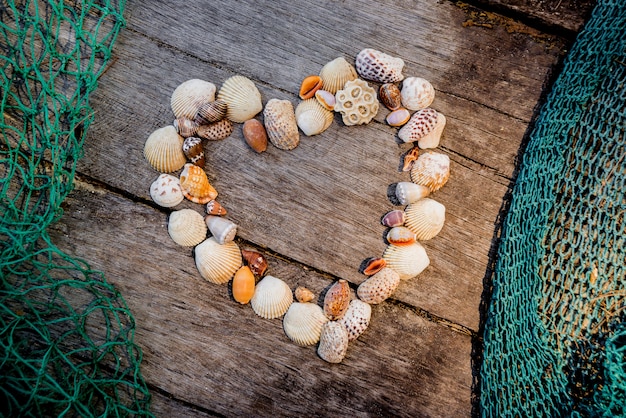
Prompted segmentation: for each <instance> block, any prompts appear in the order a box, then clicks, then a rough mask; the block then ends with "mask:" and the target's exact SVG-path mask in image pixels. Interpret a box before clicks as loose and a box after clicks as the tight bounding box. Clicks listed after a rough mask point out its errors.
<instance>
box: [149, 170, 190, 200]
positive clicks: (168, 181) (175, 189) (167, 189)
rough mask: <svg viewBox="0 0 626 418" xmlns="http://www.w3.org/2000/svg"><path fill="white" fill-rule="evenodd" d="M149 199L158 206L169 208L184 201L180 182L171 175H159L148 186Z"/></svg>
mask: <svg viewBox="0 0 626 418" xmlns="http://www.w3.org/2000/svg"><path fill="white" fill-rule="evenodd" d="M150 197H151V198H152V200H154V203H156V204H157V205H159V206H162V207H164V208H171V207H174V206H176V205H178V204H179V203H180V202H182V201H183V200H184V199H185V196H183V190H182V188H181V187H180V181H179V180H178V178H177V177H175V176H172V175H171V174H161V175H159V177H157V179H156V180H154V181H153V182H152V184H151V185H150Z"/></svg>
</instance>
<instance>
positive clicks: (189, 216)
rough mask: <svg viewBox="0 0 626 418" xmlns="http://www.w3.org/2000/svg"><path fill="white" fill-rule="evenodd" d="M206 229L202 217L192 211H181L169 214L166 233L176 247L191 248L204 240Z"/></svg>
mask: <svg viewBox="0 0 626 418" xmlns="http://www.w3.org/2000/svg"><path fill="white" fill-rule="evenodd" d="M206 231H207V227H206V225H205V223H204V219H203V218H202V215H200V214H199V213H198V212H196V211H195V210H193V209H181V210H176V211H174V212H172V213H170V217H169V221H168V223H167V232H168V233H169V234H170V237H171V238H172V240H174V242H175V243H176V244H178V245H182V246H183V247H193V246H194V245H198V244H200V243H201V242H202V241H204V239H205V238H206Z"/></svg>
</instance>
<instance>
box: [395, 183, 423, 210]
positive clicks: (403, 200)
mask: <svg viewBox="0 0 626 418" xmlns="http://www.w3.org/2000/svg"><path fill="white" fill-rule="evenodd" d="M429 194H430V189H429V188H428V187H426V186H422V185H419V184H415V183H412V182H410V181H401V182H399V183H398V184H397V185H396V198H397V199H398V201H399V202H400V204H401V205H408V204H409V203H413V202H416V201H418V200H420V199H422V198H424V197H426V196H428V195H429Z"/></svg>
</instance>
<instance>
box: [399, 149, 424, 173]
mask: <svg viewBox="0 0 626 418" xmlns="http://www.w3.org/2000/svg"><path fill="white" fill-rule="evenodd" d="M419 155H420V149H419V147H417V146H413V148H411V149H410V150H408V151H407V152H406V154H404V161H403V164H402V171H411V169H412V168H413V165H414V164H415V161H416V160H417V158H418V157H419Z"/></svg>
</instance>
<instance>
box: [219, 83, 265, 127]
mask: <svg viewBox="0 0 626 418" xmlns="http://www.w3.org/2000/svg"><path fill="white" fill-rule="evenodd" d="M217 98H218V99H219V100H223V101H225V102H226V105H227V110H226V117H227V118H228V119H230V120H231V121H232V122H235V123H243V122H245V121H247V120H248V119H252V118H253V117H254V116H255V115H256V114H258V113H259V112H260V111H261V110H263V103H262V101H261V92H260V91H259V89H258V88H257V87H256V85H255V84H254V82H253V81H252V80H250V79H249V78H247V77H244V76H242V75H235V76H232V77H230V78H228V79H227V80H226V81H224V84H222V87H221V88H220V91H219V93H218V94H217Z"/></svg>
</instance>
